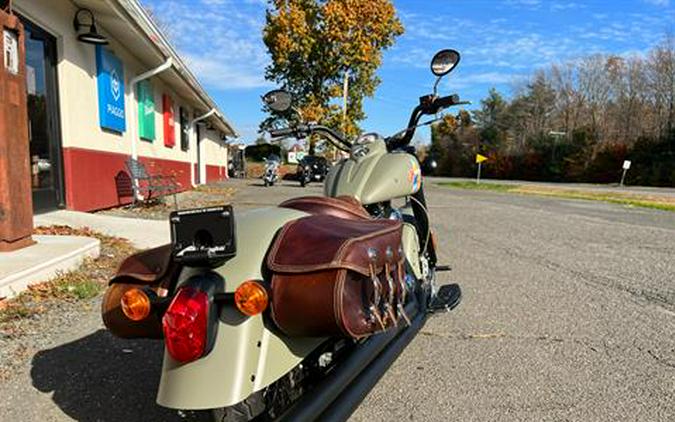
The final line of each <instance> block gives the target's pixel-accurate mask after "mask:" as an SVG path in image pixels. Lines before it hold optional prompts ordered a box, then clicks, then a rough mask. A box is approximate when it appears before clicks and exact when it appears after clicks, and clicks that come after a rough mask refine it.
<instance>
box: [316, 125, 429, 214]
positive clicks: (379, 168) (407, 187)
mask: <svg viewBox="0 0 675 422" xmlns="http://www.w3.org/2000/svg"><path fill="white" fill-rule="evenodd" d="M360 139H361V141H356V142H355V144H354V146H353V147H352V150H351V152H350V156H349V158H347V159H344V160H342V161H340V162H339V163H337V164H336V165H334V166H333V168H332V169H331V170H330V172H329V173H328V176H326V181H325V182H324V194H325V195H326V196H333V197H336V196H341V195H348V196H352V197H354V198H356V199H358V200H359V201H361V203H362V204H364V205H369V204H374V203H377V202H382V201H387V200H390V199H394V198H400V197H403V196H407V195H411V194H413V193H415V192H417V191H418V190H419V189H420V186H421V185H422V172H421V170H420V165H419V162H418V161H417V158H416V157H414V156H413V155H410V154H408V153H405V152H402V151H401V152H390V153H388V152H387V147H386V144H385V143H384V139H382V138H381V137H378V136H374V135H368V136H364V137H361V138H360Z"/></svg>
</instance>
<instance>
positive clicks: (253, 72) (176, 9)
mask: <svg viewBox="0 0 675 422" xmlns="http://www.w3.org/2000/svg"><path fill="white" fill-rule="evenodd" d="M261 2H262V0H247V1H246V2H244V3H242V2H240V1H233V0H200V1H199V3H198V4H195V3H197V1H195V2H194V3H193V2H185V1H181V0H173V1H165V0H161V1H160V0H152V1H151V0H146V1H144V4H148V6H149V7H150V9H151V10H152V13H153V15H154V16H155V17H156V19H157V20H159V22H160V24H161V26H162V27H163V28H164V30H165V31H167V32H168V35H169V38H170V39H171V41H172V43H173V44H174V45H175V47H176V48H177V49H178V51H180V52H181V55H182V56H183V58H184V59H185V61H186V62H187V64H188V66H189V67H190V69H191V70H192V71H193V72H194V73H195V75H196V76H197V78H199V80H200V81H202V83H204V85H205V86H207V87H209V88H215V89H219V90H227V89H247V88H258V87H264V86H268V85H269V83H267V82H266V81H265V78H264V73H265V67H266V66H267V64H268V63H269V59H268V57H267V53H266V49H265V46H264V44H263V42H262V35H261V34H262V27H263V25H264V16H265V8H264V4H262V3H261ZM196 9H198V10H199V13H195V10H196Z"/></svg>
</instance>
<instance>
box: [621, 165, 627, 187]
mask: <svg viewBox="0 0 675 422" xmlns="http://www.w3.org/2000/svg"><path fill="white" fill-rule="evenodd" d="M627 171H628V169H623V173H621V182H619V186H621V187H623V181H624V179H625V178H626V172H627Z"/></svg>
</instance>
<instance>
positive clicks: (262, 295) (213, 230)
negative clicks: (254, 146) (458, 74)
mask: <svg viewBox="0 0 675 422" xmlns="http://www.w3.org/2000/svg"><path fill="white" fill-rule="evenodd" d="M459 59H460V56H459V53H457V52H456V51H454V50H443V51H440V52H438V53H437V54H436V55H435V56H434V58H433V60H432V62H431V70H432V72H433V74H434V75H436V76H437V80H436V84H435V85H434V93H433V94H430V95H426V96H423V97H421V98H420V102H419V104H418V105H417V106H416V107H415V108H414V110H413V111H412V115H411V116H410V120H409V122H408V125H407V126H406V128H405V129H404V130H402V131H401V132H399V133H397V134H395V135H393V136H391V137H388V138H384V137H382V136H380V135H378V134H375V133H370V134H366V135H362V136H360V137H359V138H357V139H356V140H354V141H353V142H350V141H348V140H347V139H345V138H344V137H343V136H341V135H340V134H339V133H337V132H336V131H334V130H332V129H331V128H328V127H325V126H321V125H316V124H296V125H293V126H292V127H287V128H283V129H276V130H272V131H271V132H270V134H271V136H272V137H277V138H278V137H289V136H290V137H297V138H305V137H307V136H313V135H320V136H323V137H325V138H326V139H327V140H328V141H330V142H331V143H332V144H333V145H335V146H336V147H338V148H340V149H341V150H343V151H345V152H347V153H348V154H349V157H348V158H346V159H343V160H342V161H340V162H339V163H337V164H336V165H335V166H333V168H332V169H331V171H330V173H329V174H328V176H327V178H326V181H325V185H324V196H316V197H301V198H295V199H292V200H289V201H286V202H284V203H282V204H280V205H279V206H277V207H272V208H266V209H258V210H254V211H250V212H242V213H237V212H236V209H235V208H233V207H231V206H226V205H224V206H219V207H210V208H203V209H193V210H182V211H176V212H174V213H172V215H171V217H170V224H171V230H172V243H171V244H170V245H166V246H164V247H161V248H156V249H152V250H149V251H145V252H142V253H140V254H136V255H134V256H132V257H130V258H128V259H127V260H126V261H125V262H124V263H123V264H122V266H121V268H120V270H119V271H118V273H117V275H116V276H115V277H114V278H113V280H111V284H110V287H109V289H108V291H107V292H106V295H105V297H104V303H103V319H104V322H105V324H106V326H107V327H108V328H109V329H110V330H111V331H112V332H113V333H114V334H116V335H118V336H120V337H154V338H161V339H163V341H164V343H165V356H164V363H163V368H162V375H161V382H160V385H159V391H158V393H157V403H158V404H160V405H161V406H165V407H168V408H172V409H178V410H181V411H182V412H183V413H182V414H184V415H187V416H189V417H208V418H211V419H215V420H219V421H248V420H253V419H255V420H289V421H303V420H322V421H325V420H344V419H346V418H347V417H349V415H350V414H351V413H352V412H353V410H354V409H355V408H356V407H357V406H358V404H359V403H360V402H361V400H363V398H364V397H365V396H366V394H367V392H368V391H370V389H371V388H372V387H373V386H374V385H375V384H376V383H377V381H378V380H379V378H380V377H381V376H382V375H383V374H384V372H385V371H386V370H387V368H388V367H389V366H390V365H391V364H392V362H393V361H394V360H395V359H396V358H397V356H398V355H399V354H400V353H401V352H402V350H403V349H404V348H405V347H406V346H407V344H408V343H409V342H410V341H411V340H412V339H413V338H414V337H415V335H416V334H417V333H418V332H419V330H420V329H421V328H422V326H423V325H424V324H425V322H426V320H427V318H428V317H429V315H431V314H432V313H435V312H438V311H444V310H450V309H452V308H454V307H455V306H456V305H457V304H458V303H459V301H460V298H461V291H460V289H459V286H458V285H456V284H446V285H444V286H441V287H440V288H437V287H436V275H437V273H438V272H440V271H444V270H448V269H449V268H448V267H447V266H442V265H439V263H438V262H437V261H438V254H437V246H436V243H435V241H434V235H433V233H432V229H431V225H430V221H429V214H428V210H427V203H426V199H425V196H424V184H423V180H422V175H421V171H420V164H419V161H418V159H417V157H416V155H415V151H414V148H412V147H411V146H410V141H411V139H412V137H413V134H414V132H415V129H416V128H417V127H419V126H420V125H424V124H429V123H430V121H429V122H424V123H421V124H420V119H421V117H422V116H425V115H431V116H434V115H436V114H437V113H439V111H441V110H442V109H445V108H447V107H450V106H455V105H458V104H465V103H463V102H460V101H459V98H458V97H457V96H456V95H451V96H446V97H439V96H438V95H436V87H437V86H438V81H439V80H440V79H441V78H442V77H443V76H444V75H446V74H448V73H449V72H450V71H452V69H454V68H455V66H456V65H457V64H458V62H459ZM264 101H265V103H266V105H267V106H268V107H269V108H270V109H271V110H274V111H275V112H277V113H283V112H286V111H288V110H290V109H291V108H292V98H291V96H290V94H288V93H287V92H285V91H281V90H275V91H272V92H270V93H268V94H267V95H265V96H264ZM235 222H236V224H235Z"/></svg>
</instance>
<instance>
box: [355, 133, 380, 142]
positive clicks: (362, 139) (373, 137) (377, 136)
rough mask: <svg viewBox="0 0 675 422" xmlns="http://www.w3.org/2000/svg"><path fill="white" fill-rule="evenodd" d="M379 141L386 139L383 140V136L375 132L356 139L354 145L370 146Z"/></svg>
mask: <svg viewBox="0 0 675 422" xmlns="http://www.w3.org/2000/svg"><path fill="white" fill-rule="evenodd" d="M378 139H384V138H382V136H381V135H380V134H378V133H374V132H370V133H364V134H363V135H361V136H359V137H358V138H356V141H355V142H354V145H368V144H372V143H373V142H375V141H377V140H378Z"/></svg>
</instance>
